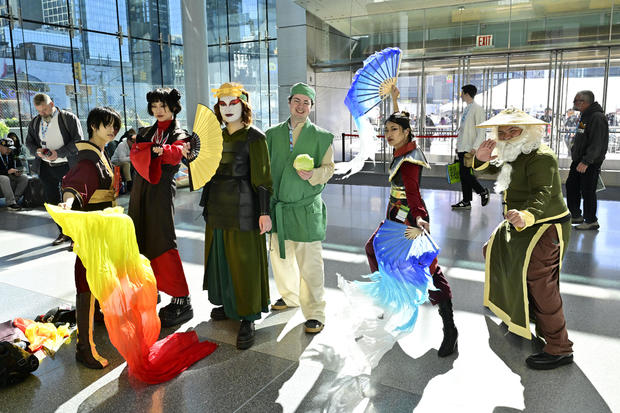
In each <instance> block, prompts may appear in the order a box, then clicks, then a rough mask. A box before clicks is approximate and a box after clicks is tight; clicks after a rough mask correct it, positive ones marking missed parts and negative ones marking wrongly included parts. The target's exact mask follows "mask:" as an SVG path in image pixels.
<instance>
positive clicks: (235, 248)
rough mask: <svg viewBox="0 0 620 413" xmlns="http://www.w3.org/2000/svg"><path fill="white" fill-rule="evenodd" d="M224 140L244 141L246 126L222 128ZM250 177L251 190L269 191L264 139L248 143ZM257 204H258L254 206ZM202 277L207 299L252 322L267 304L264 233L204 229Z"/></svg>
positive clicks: (267, 159)
mask: <svg viewBox="0 0 620 413" xmlns="http://www.w3.org/2000/svg"><path fill="white" fill-rule="evenodd" d="M222 136H223V139H224V142H236V141H240V140H247V138H248V128H243V129H240V130H238V131H236V132H235V133H233V134H232V135H230V134H229V133H228V131H227V130H226V129H225V128H224V129H223V130H222ZM249 145H250V146H249V162H250V177H251V184H252V188H253V189H254V191H256V188H257V187H259V186H263V187H265V188H267V189H269V191H270V192H271V190H272V180H271V169H270V163H269V154H268V152H267V144H266V141H265V139H263V138H261V139H256V140H254V141H252V142H250V144H249ZM257 207H258V206H257ZM205 257H206V259H205V276H204V283H203V288H204V289H205V290H208V291H209V301H210V302H211V303H213V304H215V305H220V306H224V311H225V313H226V315H227V316H228V317H229V318H231V319H235V320H241V319H243V320H249V321H254V320H257V319H259V318H260V313H261V311H262V312H267V310H268V306H269V273H268V269H267V247H266V238H265V235H264V234H263V235H261V234H260V231H259V230H252V231H240V230H231V229H220V228H213V227H212V226H211V225H209V224H208V223H207V224H206V228H205Z"/></svg>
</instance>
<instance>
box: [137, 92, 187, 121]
mask: <svg viewBox="0 0 620 413" xmlns="http://www.w3.org/2000/svg"><path fill="white" fill-rule="evenodd" d="M146 101H147V102H148V103H147V107H146V111H147V112H148V113H149V115H151V116H153V109H152V108H151V106H152V105H153V103H155V102H161V103H163V104H164V105H165V106H168V109H170V112H172V113H174V117H175V118H176V116H177V113H179V112H180V111H181V109H183V108H182V107H181V92H179V91H178V90H177V89H175V88H172V89H170V88H168V87H165V88H158V89H155V90H153V91H151V92H148V93H147V94H146Z"/></svg>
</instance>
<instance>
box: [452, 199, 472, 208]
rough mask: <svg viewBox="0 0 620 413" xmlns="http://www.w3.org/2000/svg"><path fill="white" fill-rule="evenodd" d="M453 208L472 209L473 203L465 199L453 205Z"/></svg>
mask: <svg viewBox="0 0 620 413" xmlns="http://www.w3.org/2000/svg"><path fill="white" fill-rule="evenodd" d="M452 209H471V203H470V202H465V201H459V202H457V203H456V204H454V205H452Z"/></svg>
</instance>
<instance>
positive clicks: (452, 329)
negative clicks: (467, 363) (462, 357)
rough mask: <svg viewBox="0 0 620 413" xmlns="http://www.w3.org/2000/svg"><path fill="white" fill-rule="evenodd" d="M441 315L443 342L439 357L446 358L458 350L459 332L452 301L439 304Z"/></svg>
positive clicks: (438, 353)
mask: <svg viewBox="0 0 620 413" xmlns="http://www.w3.org/2000/svg"><path fill="white" fill-rule="evenodd" d="M438 306H439V315H440V316H441V319H442V321H443V340H442V342H441V346H440V347H439V351H438V352H437V355H438V356H439V357H446V356H449V355H450V354H452V353H454V352H455V351H456V349H457V348H458V341H457V340H458V337H459V332H458V330H457V329H456V326H455V325H454V317H453V313H452V300H450V299H448V300H444V301H441V302H440V303H439V304H438Z"/></svg>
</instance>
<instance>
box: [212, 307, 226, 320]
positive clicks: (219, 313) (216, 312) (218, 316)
mask: <svg viewBox="0 0 620 413" xmlns="http://www.w3.org/2000/svg"><path fill="white" fill-rule="evenodd" d="M211 320H213V321H223V320H228V316H226V312H225V311H224V307H215V308H214V309H213V310H211Z"/></svg>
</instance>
